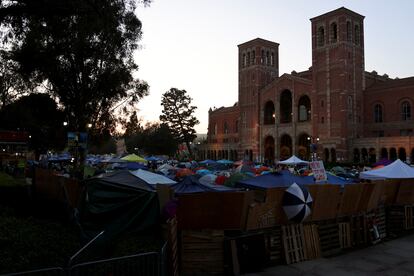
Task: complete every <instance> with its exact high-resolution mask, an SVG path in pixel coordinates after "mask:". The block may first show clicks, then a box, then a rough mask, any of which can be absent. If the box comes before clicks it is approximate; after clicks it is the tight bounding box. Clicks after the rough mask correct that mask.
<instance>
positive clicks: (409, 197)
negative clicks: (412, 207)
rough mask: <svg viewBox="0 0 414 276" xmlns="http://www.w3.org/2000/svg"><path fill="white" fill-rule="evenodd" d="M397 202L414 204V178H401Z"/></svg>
mask: <svg viewBox="0 0 414 276" xmlns="http://www.w3.org/2000/svg"><path fill="white" fill-rule="evenodd" d="M395 203H396V204H414V180H412V179H406V180H405V179H404V180H401V183H400V186H399V189H398V193H397V198H396V200H395Z"/></svg>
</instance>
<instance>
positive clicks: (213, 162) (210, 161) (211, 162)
mask: <svg viewBox="0 0 414 276" xmlns="http://www.w3.org/2000/svg"><path fill="white" fill-rule="evenodd" d="M198 163H199V164H202V165H207V166H208V165H213V164H216V163H217V162H216V161H214V160H210V159H207V160H204V161H201V162H198Z"/></svg>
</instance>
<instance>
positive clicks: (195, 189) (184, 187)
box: [170, 175, 237, 194]
mask: <svg viewBox="0 0 414 276" xmlns="http://www.w3.org/2000/svg"><path fill="white" fill-rule="evenodd" d="M170 187H171V188H172V189H173V190H174V192H175V193H176V194H192V193H204V192H229V191H237V189H232V188H229V187H225V186H220V185H205V184H202V183H200V181H198V178H197V176H194V175H188V176H186V177H185V178H184V179H183V180H182V181H181V182H179V183H177V184H174V185H171V186H170Z"/></svg>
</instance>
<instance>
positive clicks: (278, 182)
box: [236, 171, 352, 189]
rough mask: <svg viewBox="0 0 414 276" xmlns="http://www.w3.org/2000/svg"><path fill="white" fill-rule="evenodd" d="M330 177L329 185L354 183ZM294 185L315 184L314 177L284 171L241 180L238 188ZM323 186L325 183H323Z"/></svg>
mask: <svg viewBox="0 0 414 276" xmlns="http://www.w3.org/2000/svg"><path fill="white" fill-rule="evenodd" d="M327 175H328V181H327V182H326V183H329V184H337V185H345V184H350V183H352V181H347V180H343V179H341V178H339V177H336V176H334V175H331V174H327ZM293 183H296V184H298V185H306V184H315V182H314V179H313V177H312V176H297V175H294V174H292V173H290V172H289V171H282V172H279V173H269V174H265V175H261V176H257V177H254V178H249V179H245V180H240V181H239V182H237V183H236V187H239V188H249V189H269V188H278V187H289V186H290V185H292V184H293ZM322 184H323V183H322Z"/></svg>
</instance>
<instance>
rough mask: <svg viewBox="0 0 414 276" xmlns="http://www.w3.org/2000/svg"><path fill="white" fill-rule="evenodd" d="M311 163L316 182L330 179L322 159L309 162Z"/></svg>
mask: <svg viewBox="0 0 414 276" xmlns="http://www.w3.org/2000/svg"><path fill="white" fill-rule="evenodd" d="M309 165H310V167H311V169H312V172H313V177H314V178H315V181H316V182H321V181H326V180H327V179H328V177H327V176H326V171H325V167H324V166H323V162H322V161H312V162H310V163H309Z"/></svg>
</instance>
